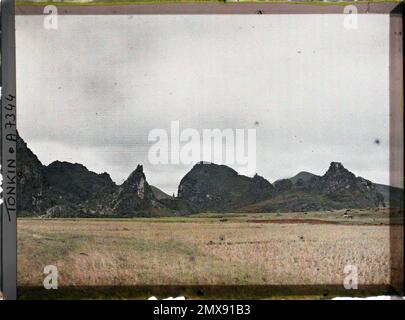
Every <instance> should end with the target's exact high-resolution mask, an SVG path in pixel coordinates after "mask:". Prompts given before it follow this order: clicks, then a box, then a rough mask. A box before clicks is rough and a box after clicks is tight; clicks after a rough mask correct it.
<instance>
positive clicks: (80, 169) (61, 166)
mask: <svg viewBox="0 0 405 320" xmlns="http://www.w3.org/2000/svg"><path fill="white" fill-rule="evenodd" d="M44 172H45V177H46V179H47V181H48V182H49V185H50V187H51V189H52V190H54V192H57V193H58V194H60V195H65V196H67V197H69V200H70V201H72V202H76V203H77V202H81V201H85V200H89V199H93V198H98V197H100V195H101V194H106V195H108V194H111V193H112V192H113V191H114V188H115V187H116V185H115V183H114V182H113V181H112V180H111V178H110V176H109V175H108V174H107V173H102V174H97V173H94V172H92V171H89V170H88V169H87V168H86V167H85V166H83V165H81V164H78V163H69V162H60V161H55V162H52V163H51V164H50V165H49V166H47V167H46V170H45V171H44Z"/></svg>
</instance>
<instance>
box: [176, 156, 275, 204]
mask: <svg viewBox="0 0 405 320" xmlns="http://www.w3.org/2000/svg"><path fill="white" fill-rule="evenodd" d="M273 190H274V187H273V186H272V185H271V183H270V182H268V181H267V180H266V179H264V178H263V177H260V176H255V177H254V178H249V177H246V176H242V175H239V174H238V173H237V172H236V171H235V170H233V169H231V168H229V167H227V166H224V165H217V164H213V163H203V162H200V163H198V164H196V165H195V166H194V167H193V168H192V169H191V171H190V172H189V173H187V174H186V175H185V176H184V178H183V179H182V180H181V182H180V185H179V190H178V197H179V198H180V199H182V200H186V201H187V202H189V204H190V206H191V208H192V210H193V211H195V212H197V211H212V212H223V211H230V210H235V209H237V208H239V207H241V206H243V205H247V204H251V203H255V202H258V201H261V200H264V199H266V198H268V197H270V196H271V195H272V193H273Z"/></svg>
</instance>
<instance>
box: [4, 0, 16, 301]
mask: <svg viewBox="0 0 405 320" xmlns="http://www.w3.org/2000/svg"><path fill="white" fill-rule="evenodd" d="M14 13H15V4H14V0H2V1H1V78H2V92H1V93H2V95H1V116H0V119H1V149H0V150H1V174H2V177H3V181H2V189H3V193H2V199H3V203H2V205H1V268H0V272H1V287H2V288H1V289H2V292H3V295H4V297H5V298H6V299H8V300H13V299H16V294H17V292H16V291H17V290H16V281H17V277H16V274H17V272H16V268H17V265H16V260H17V250H16V246H17V244H16V241H17V237H16V233H17V230H16V211H17V178H16V153H17V150H16V133H17V130H16V75H15V73H16V68H15V14H14Z"/></svg>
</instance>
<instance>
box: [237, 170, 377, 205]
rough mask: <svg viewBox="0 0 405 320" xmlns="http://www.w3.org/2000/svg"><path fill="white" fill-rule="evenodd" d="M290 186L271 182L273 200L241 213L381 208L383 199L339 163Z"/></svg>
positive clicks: (298, 180)
mask: <svg viewBox="0 0 405 320" xmlns="http://www.w3.org/2000/svg"><path fill="white" fill-rule="evenodd" d="M305 178H306V179H305V180H304V179H303V178H302V175H301V177H299V178H298V179H297V180H295V181H296V182H295V183H293V182H292V181H291V180H290V179H283V180H278V181H276V182H275V183H274V186H275V188H276V193H275V195H274V197H272V198H269V199H267V200H265V201H262V202H260V203H256V204H254V205H251V206H245V207H243V208H241V209H240V211H246V212H300V211H322V210H332V209H344V208H375V207H379V206H384V197H383V195H382V194H381V193H379V192H378V190H377V189H376V187H375V185H374V184H373V183H372V182H370V181H369V180H366V179H364V178H362V177H356V176H355V175H354V174H353V173H352V172H350V171H349V170H347V169H346V168H345V167H344V166H343V165H342V164H341V163H339V162H332V163H331V164H330V166H329V169H328V170H327V171H326V173H325V174H324V175H323V176H321V177H320V176H316V175H311V174H306V175H305Z"/></svg>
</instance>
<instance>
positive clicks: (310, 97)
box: [17, 15, 389, 193]
mask: <svg viewBox="0 0 405 320" xmlns="http://www.w3.org/2000/svg"><path fill="white" fill-rule="evenodd" d="M388 19H389V17H388V15H367V16H366V15H360V16H359V20H358V29H357V30H346V29H345V28H344V26H343V16H340V15H238V16H230V15H228V16H220V15H210V16H195V15H194V16H181V15H178V16H146V15H145V16H60V17H59V21H58V22H59V28H58V30H46V29H44V28H43V17H41V16H17V98H18V129H19V132H20V134H21V136H22V137H23V138H24V139H25V140H26V141H27V143H28V145H29V147H30V148H31V149H32V150H33V151H34V153H35V154H36V155H37V156H38V157H39V159H40V160H41V161H42V162H43V163H44V164H49V163H51V162H52V161H54V160H65V161H70V162H78V163H82V164H84V165H85V166H86V167H87V168H88V169H90V170H93V171H95V172H104V171H106V172H108V173H110V174H111V177H112V178H113V179H114V180H115V181H116V182H117V183H121V182H123V180H124V179H126V177H127V176H128V175H129V174H130V173H131V171H132V170H134V169H135V168H136V165H137V164H138V163H142V164H143V165H144V169H145V173H146V175H147V179H148V181H149V183H151V184H153V185H156V186H158V187H160V188H162V189H163V190H164V191H166V192H169V193H172V192H174V191H176V190H177V186H178V183H179V181H180V180H181V178H182V177H183V176H184V174H185V173H186V172H187V171H188V170H189V169H190V168H191V167H192V165H152V164H150V163H148V158H147V151H148V149H149V147H150V143H148V141H147V137H148V133H149V131H150V130H151V129H153V128H166V129H168V128H169V126H170V121H172V120H179V121H180V127H181V128H195V129H197V130H202V129H204V128H205V129H214V128H220V129H224V128H231V129H236V128H256V129H257V164H256V167H257V169H256V171H257V172H258V173H259V174H260V175H262V176H264V177H265V178H267V179H268V180H269V181H271V182H273V181H274V180H276V179H279V178H284V177H289V176H292V175H295V174H296V173H298V172H299V171H303V170H305V171H310V172H313V173H316V174H323V173H324V172H325V171H326V170H327V168H328V166H329V163H330V162H331V161H340V162H342V163H343V164H344V165H345V166H346V168H348V169H349V170H351V171H353V172H354V173H355V174H356V175H360V176H363V177H365V178H367V179H370V180H372V181H374V182H380V183H385V184H388V183H389V141H388V130H389V128H388V124H389V123H388V111H389V108H388V97H389V96H388V85H389V84H388V64H389V60H388V25H389V23H388V21H389V20H388ZM376 139H377V140H378V141H379V144H377V143H375V141H376Z"/></svg>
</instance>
